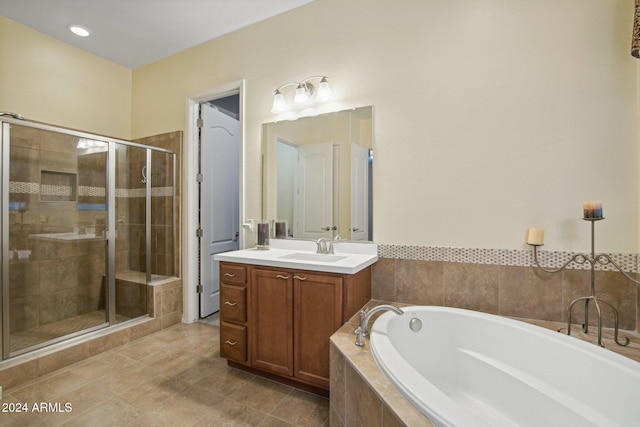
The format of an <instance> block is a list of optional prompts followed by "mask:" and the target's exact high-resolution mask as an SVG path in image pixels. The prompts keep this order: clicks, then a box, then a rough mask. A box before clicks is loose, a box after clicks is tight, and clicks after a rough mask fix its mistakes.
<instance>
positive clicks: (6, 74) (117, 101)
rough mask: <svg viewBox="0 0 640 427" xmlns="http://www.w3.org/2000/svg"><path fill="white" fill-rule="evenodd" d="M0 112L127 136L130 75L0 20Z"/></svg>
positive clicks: (128, 72)
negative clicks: (10, 112)
mask: <svg viewBox="0 0 640 427" xmlns="http://www.w3.org/2000/svg"><path fill="white" fill-rule="evenodd" d="M0 111H12V112H16V113H19V114H22V115H23V116H24V117H26V118H28V119H30V120H35V121H39V122H45V123H51V124H55V125H59V126H64V127H69V128H74V129H79V130H83V131H87V132H92V133H98V134H103V135H108V136H113V137H117V138H123V139H128V138H130V136H131V70H128V69H126V68H124V67H121V66H119V65H116V64H114V63H112V62H109V61H106V60H104V59H101V58H98V57H97V56H94V55H91V54H89V53H87V52H84V51H82V50H80V49H77V48H75V47H73V46H71V45H68V44H65V43H62V42H60V41H57V40H55V39H53V38H51V37H49V36H47V35H45V34H42V33H39V32H37V31H34V30H31V29H29V28H27V27H24V26H22V25H20V24H18V23H16V22H14V21H11V20H9V19H6V18H4V17H2V16H0Z"/></svg>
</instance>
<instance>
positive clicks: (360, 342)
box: [355, 304, 404, 347]
mask: <svg viewBox="0 0 640 427" xmlns="http://www.w3.org/2000/svg"><path fill="white" fill-rule="evenodd" d="M380 311H392V312H394V313H395V314H399V315H402V314H404V311H402V310H401V309H400V308H398V307H394V306H392V305H386V304H383V305H378V306H376V307H373V308H372V309H368V310H360V326H358V327H357V328H356V330H355V334H356V345H357V346H358V347H363V346H364V337H368V336H369V332H368V331H369V330H368V328H367V325H368V324H369V319H371V316H373V315H374V314H376V313H378V312H380Z"/></svg>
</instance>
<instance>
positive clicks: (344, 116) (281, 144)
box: [262, 106, 373, 240]
mask: <svg viewBox="0 0 640 427" xmlns="http://www.w3.org/2000/svg"><path fill="white" fill-rule="evenodd" d="M262 154H263V176H262V204H263V205H262V215H263V218H264V219H269V220H275V222H276V224H274V225H275V226H274V227H271V230H281V229H283V226H284V228H285V230H286V237H288V238H297V239H318V238H329V239H333V238H336V237H338V236H339V237H340V238H341V239H348V240H372V235H373V230H372V222H373V220H372V215H371V204H372V198H371V195H372V185H371V181H372V179H371V175H372V174H371V169H372V160H373V107H371V106H369V107H361V108H355V109H351V110H344V111H338V112H335V113H327V114H322V115H319V116H314V117H302V118H299V119H297V120H289V121H281V122H274V123H265V124H264V125H263V126H262ZM283 223H284V224H283ZM279 234H280V235H274V236H272V237H275V238H278V237H280V238H281V237H282V234H281V233H279Z"/></svg>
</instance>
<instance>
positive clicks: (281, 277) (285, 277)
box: [276, 274, 289, 280]
mask: <svg viewBox="0 0 640 427" xmlns="http://www.w3.org/2000/svg"><path fill="white" fill-rule="evenodd" d="M276 277H277V278H278V279H284V280H287V279H288V278H289V276H283V275H282V274H278V275H277V276H276Z"/></svg>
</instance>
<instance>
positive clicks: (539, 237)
mask: <svg viewBox="0 0 640 427" xmlns="http://www.w3.org/2000/svg"><path fill="white" fill-rule="evenodd" d="M527 244H528V245H543V244H544V228H535V227H531V228H529V229H528V230H527Z"/></svg>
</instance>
